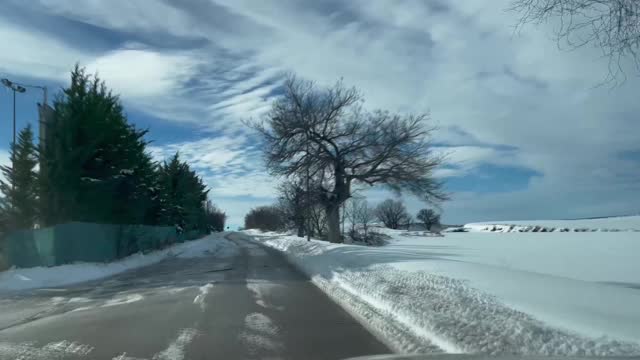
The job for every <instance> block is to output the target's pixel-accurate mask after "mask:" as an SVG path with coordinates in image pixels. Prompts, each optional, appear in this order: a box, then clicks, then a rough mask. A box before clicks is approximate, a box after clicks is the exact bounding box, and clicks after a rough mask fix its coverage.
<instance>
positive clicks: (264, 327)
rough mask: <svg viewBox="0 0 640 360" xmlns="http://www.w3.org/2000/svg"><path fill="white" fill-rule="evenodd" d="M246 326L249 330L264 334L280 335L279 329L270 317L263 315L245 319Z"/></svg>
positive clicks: (256, 314)
mask: <svg viewBox="0 0 640 360" xmlns="http://www.w3.org/2000/svg"><path fill="white" fill-rule="evenodd" d="M244 324H245V326H246V327H247V328H248V329H250V330H253V331H256V332H259V333H262V334H268V335H276V334H277V333H278V327H277V326H275V325H274V324H273V322H272V321H271V319H269V317H268V316H266V315H264V314H261V313H252V314H249V315H247V316H246V317H245V319H244Z"/></svg>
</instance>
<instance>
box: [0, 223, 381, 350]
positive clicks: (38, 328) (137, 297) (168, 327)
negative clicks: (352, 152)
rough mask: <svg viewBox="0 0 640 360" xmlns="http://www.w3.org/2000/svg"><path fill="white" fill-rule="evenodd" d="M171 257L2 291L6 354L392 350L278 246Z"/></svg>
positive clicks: (241, 241) (238, 240)
mask: <svg viewBox="0 0 640 360" xmlns="http://www.w3.org/2000/svg"><path fill="white" fill-rule="evenodd" d="M227 238H228V240H227V241H231V242H232V243H234V244H235V245H236V246H237V248H238V252H237V254H236V255H233V256H227V257H220V256H216V255H215V254H214V255H211V256H210V257H205V258H197V259H179V258H174V259H170V260H166V261H163V262H161V263H158V264H156V265H152V266H149V267H146V268H141V269H137V270H133V271H129V272H126V273H122V274H120V275H118V276H115V277H112V278H109V279H103V280H100V281H94V282H89V283H83V284H80V285H76V286H70V287H65V288H58V289H39V290H32V291H27V292H24V291H23V292H18V293H13V294H9V295H4V296H1V298H0V359H3V360H4V359H19V358H23V359H109V360H112V359H118V360H134V359H154V360H156V359H158V360H160V359H168V360H182V359H343V358H348V357H353V356H363V355H373V354H385V353H389V352H390V351H389V349H388V348H387V347H386V346H384V345H383V344H382V343H381V342H379V341H378V340H377V339H376V338H375V337H374V336H372V335H371V334H370V333H369V332H368V331H367V330H366V329H365V328H364V327H363V326H361V325H360V324H359V323H358V322H357V321H355V320H354V319H353V318H352V317H351V316H350V315H349V314H347V313H346V312H345V311H344V310H342V309H341V308H340V307H339V306H338V305H336V304H335V303H333V302H332V301H331V300H330V299H329V298H328V297H327V296H326V295H324V293H322V292H321V291H320V290H319V289H317V288H316V287H315V286H314V285H313V284H312V283H311V282H310V281H309V280H308V279H307V278H306V277H305V276H304V275H302V274H301V273H299V272H298V271H297V270H295V269H294V268H292V267H291V266H290V265H289V264H288V263H287V262H286V260H285V259H284V258H283V257H282V255H281V254H279V253H278V252H276V251H274V250H271V249H268V248H265V247H263V246H261V245H258V244H255V243H253V242H251V241H248V240H246V239H245V235H243V234H240V233H232V234H229V235H228V236H227Z"/></svg>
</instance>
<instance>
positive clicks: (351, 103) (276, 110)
mask: <svg viewBox="0 0 640 360" xmlns="http://www.w3.org/2000/svg"><path fill="white" fill-rule="evenodd" d="M284 87H285V91H284V96H283V97H282V98H280V99H279V100H277V101H275V102H274V104H273V107H272V109H271V111H270V112H269V114H268V115H267V118H266V119H265V121H263V122H253V123H248V125H250V126H251V127H253V128H254V129H256V130H257V131H258V132H259V133H260V134H261V135H262V137H263V139H264V142H265V145H266V146H265V160H266V165H267V168H268V169H269V171H270V172H271V173H272V174H274V175H280V176H287V177H291V176H296V177H300V178H304V176H305V172H306V170H307V169H309V172H310V173H311V176H312V178H313V179H314V181H313V183H314V184H315V185H314V186H315V189H314V190H313V193H314V194H315V196H316V198H317V199H318V201H319V202H320V203H321V204H322V206H323V207H324V208H325V210H326V220H327V224H328V227H329V239H330V240H331V241H339V228H338V227H339V226H338V223H339V208H340V206H341V204H342V203H344V202H345V201H346V200H347V199H349V197H350V196H351V186H352V184H355V183H361V184H367V185H377V184H380V185H386V186H388V187H390V188H391V189H394V190H397V191H402V190H407V191H410V192H411V193H413V194H415V195H417V196H419V197H420V198H421V199H423V200H425V201H428V202H438V201H442V200H445V199H446V198H447V196H446V194H444V193H443V192H442V191H441V188H442V184H441V183H440V182H439V181H437V180H436V179H434V177H433V175H432V173H433V170H435V168H436V167H437V166H439V165H440V164H441V163H442V159H441V158H440V157H438V156H435V155H433V153H432V152H431V150H430V148H431V146H430V143H429V141H428V138H429V136H430V135H431V133H432V131H433V130H434V129H433V128H432V127H428V126H427V124H428V121H429V116H428V114H420V115H400V114H392V113H390V112H388V111H381V110H378V111H374V112H369V111H365V110H363V108H362V106H361V103H362V97H361V95H360V93H359V92H358V91H357V90H356V89H355V88H346V87H344V85H343V84H342V82H341V81H338V82H337V83H336V84H335V85H334V86H333V87H330V88H326V89H323V88H318V87H316V85H315V84H314V83H312V82H309V81H304V80H300V79H298V78H296V77H295V76H293V75H289V77H288V78H287V80H286V81H285V83H284ZM307 149H309V151H307Z"/></svg>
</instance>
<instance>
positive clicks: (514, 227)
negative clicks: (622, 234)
mask: <svg viewBox="0 0 640 360" xmlns="http://www.w3.org/2000/svg"><path fill="white" fill-rule="evenodd" d="M464 227H465V228H466V229H467V230H469V231H476V232H482V231H493V232H539V231H541V230H542V229H543V228H544V229H545V232H560V231H573V232H585V231H603V232H610V231H613V232H617V231H640V215H633V216H618V217H608V218H598V219H580V220H527V221H522V220H520V221H489V222H478V223H470V224H466V225H465V226H464ZM494 227H495V229H494ZM536 227H537V229H536Z"/></svg>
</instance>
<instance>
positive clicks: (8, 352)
mask: <svg viewBox="0 0 640 360" xmlns="http://www.w3.org/2000/svg"><path fill="white" fill-rule="evenodd" d="M91 351H93V347H92V346H89V345H84V344H80V343H77V342H72V341H67V340H62V341H58V342H51V343H48V344H46V345H44V346H42V347H38V346H36V345H35V343H33V342H25V343H18V344H15V343H8V342H0V359H29V360H50V359H63V358H67V357H69V356H78V357H81V356H86V355H88V354H89V353H90V352H91Z"/></svg>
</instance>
